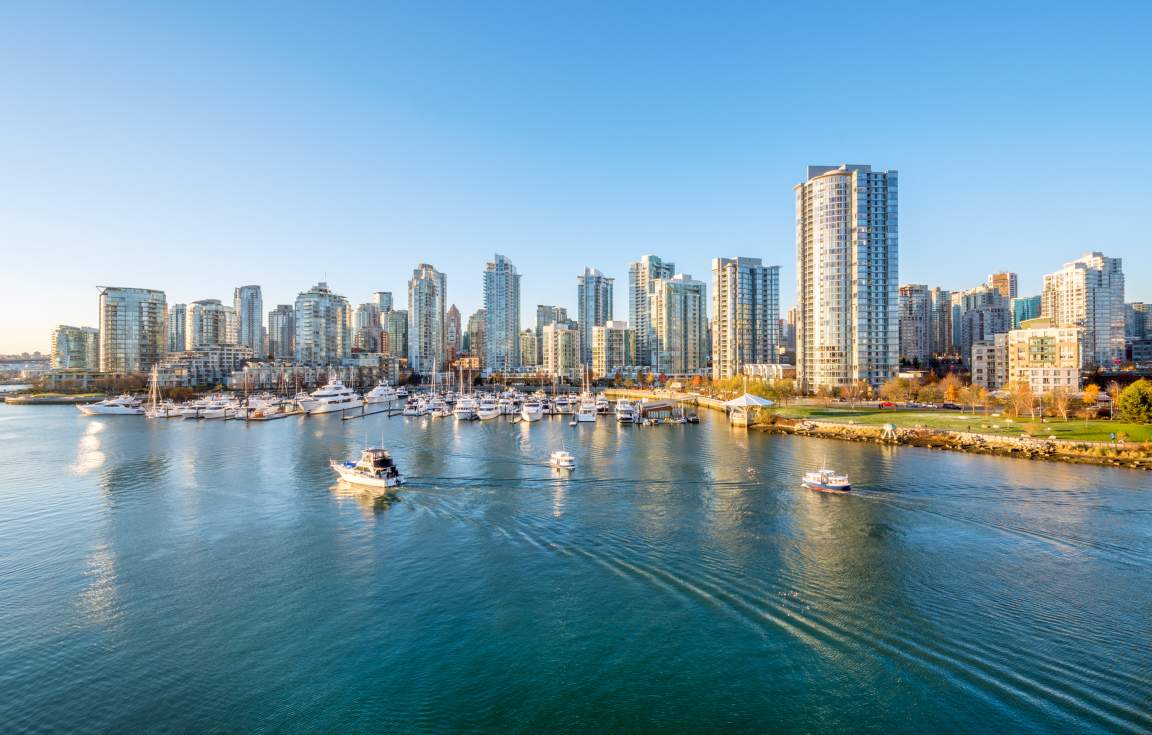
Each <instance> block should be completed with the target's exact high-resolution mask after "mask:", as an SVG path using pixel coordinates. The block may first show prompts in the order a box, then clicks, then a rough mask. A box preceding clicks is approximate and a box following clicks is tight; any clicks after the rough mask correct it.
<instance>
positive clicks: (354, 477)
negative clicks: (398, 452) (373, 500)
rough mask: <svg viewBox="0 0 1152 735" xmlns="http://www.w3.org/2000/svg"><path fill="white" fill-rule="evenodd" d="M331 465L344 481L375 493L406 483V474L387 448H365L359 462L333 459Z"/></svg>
mask: <svg viewBox="0 0 1152 735" xmlns="http://www.w3.org/2000/svg"><path fill="white" fill-rule="evenodd" d="M329 465H330V466H331V467H332V469H333V470H335V471H336V474H338V475H340V479H341V480H343V481H344V482H346V483H348V484H349V485H353V486H355V487H360V488H364V489H366V490H370V491H372V492H373V493H377V494H379V493H385V492H387V491H388V490H390V489H392V488H394V487H397V486H399V485H403V484H404V476H403V475H401V474H400V470H399V469H398V468H397V467H396V463H395V462H393V461H392V456H391V455H390V454H388V451H387V450H386V449H380V448H372V449H365V450H363V451H362V452H360V460H359V461H357V462H336V461H332V462H329Z"/></svg>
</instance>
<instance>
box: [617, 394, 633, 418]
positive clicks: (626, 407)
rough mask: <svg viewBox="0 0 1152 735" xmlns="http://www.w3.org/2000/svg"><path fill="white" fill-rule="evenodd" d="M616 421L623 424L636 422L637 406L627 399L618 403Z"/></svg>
mask: <svg viewBox="0 0 1152 735" xmlns="http://www.w3.org/2000/svg"><path fill="white" fill-rule="evenodd" d="M616 420H617V421H619V422H620V423H622V424H630V423H632V422H633V421H635V420H636V406H634V405H633V404H632V401H630V400H628V399H627V398H621V399H620V400H618V401H616Z"/></svg>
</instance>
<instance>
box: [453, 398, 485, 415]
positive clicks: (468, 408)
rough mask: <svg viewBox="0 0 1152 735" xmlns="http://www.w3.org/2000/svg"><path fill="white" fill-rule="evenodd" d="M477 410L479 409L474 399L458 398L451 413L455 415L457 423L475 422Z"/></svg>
mask: <svg viewBox="0 0 1152 735" xmlns="http://www.w3.org/2000/svg"><path fill="white" fill-rule="evenodd" d="M477 408H479V404H477V403H476V399H475V398H473V397H472V396H460V397H459V398H457V399H456V408H455V410H454V411H453V413H454V414H456V419H457V420H458V421H475V420H476V419H477V418H478V417H477V416H476V409H477Z"/></svg>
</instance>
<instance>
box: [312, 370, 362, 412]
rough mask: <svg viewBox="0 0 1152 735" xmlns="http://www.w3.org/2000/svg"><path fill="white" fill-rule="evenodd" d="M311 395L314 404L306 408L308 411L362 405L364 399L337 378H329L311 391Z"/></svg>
mask: <svg viewBox="0 0 1152 735" xmlns="http://www.w3.org/2000/svg"><path fill="white" fill-rule="evenodd" d="M311 397H312V400H314V401H316V404H315V405H314V406H312V408H310V409H308V413H332V412H333V411H343V410H344V409H347V408H360V407H361V406H363V405H364V399H363V398H361V397H360V394H359V393H356V392H355V391H353V390H352V389H351V388H349V387H347V386H346V385H344V383H342V382H341V381H340V379H339V378H335V379H333V380H330V381H328V384H327V385H325V386H324V387H323V388H321V389H319V390H317V391H313V392H312V395H311Z"/></svg>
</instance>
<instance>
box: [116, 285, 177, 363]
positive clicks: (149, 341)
mask: <svg viewBox="0 0 1152 735" xmlns="http://www.w3.org/2000/svg"><path fill="white" fill-rule="evenodd" d="M167 322H168V304H167V300H166V298H165V296H164V292H163V291H156V290H153V289H150V288H121V287H119V286H101V287H100V326H99V330H100V370H101V372H105V373H144V372H148V371H149V370H151V369H152V366H153V365H155V364H157V363H158V362H160V360H162V359H163V358H164V353H165V352H166V351H167V347H168V324H167Z"/></svg>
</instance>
